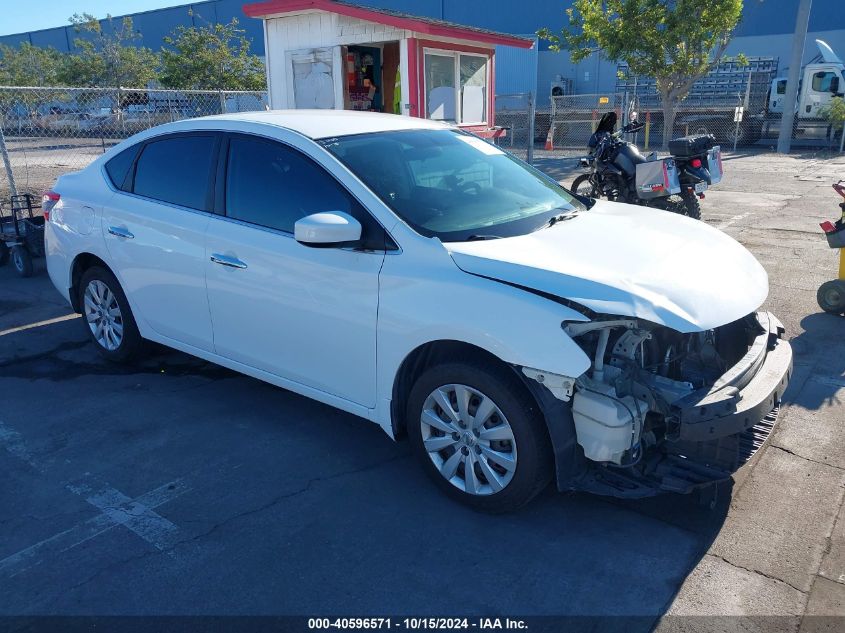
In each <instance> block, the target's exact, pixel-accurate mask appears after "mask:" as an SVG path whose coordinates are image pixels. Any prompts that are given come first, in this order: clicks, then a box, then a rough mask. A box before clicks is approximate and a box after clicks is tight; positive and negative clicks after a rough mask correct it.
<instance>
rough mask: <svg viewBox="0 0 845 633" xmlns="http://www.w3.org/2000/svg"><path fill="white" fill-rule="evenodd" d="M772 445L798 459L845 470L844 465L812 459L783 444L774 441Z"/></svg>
mask: <svg viewBox="0 0 845 633" xmlns="http://www.w3.org/2000/svg"><path fill="white" fill-rule="evenodd" d="M770 445H771V447H772V448H776V449H778V450H779V451H783V452H784V453H786V454H788V455H793V456H795V457H797V458H798V459H803V460H804V461H807V462H810V463H812V464H818V465H819V466H827V467H829V468H835V469H836V470H843V471H845V468H843V467H842V466H837V465H836V464H828V463H827V462H820V461H819V460H817V459H812V458H811V457H806V456H804V455H801V454H800V453H796V452H795V451H793V450H790V449H788V448H785V447H783V446H780V445H778V444H775V443H774V442H771V443H770Z"/></svg>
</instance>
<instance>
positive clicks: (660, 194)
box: [635, 158, 681, 200]
mask: <svg viewBox="0 0 845 633" xmlns="http://www.w3.org/2000/svg"><path fill="white" fill-rule="evenodd" d="M635 182H636V186H637V196H639V197H640V199H642V200H650V199H651V198H665V197H666V196H671V195H673V194H676V193H680V192H681V182H680V180H679V179H678V168H677V166H676V165H675V159H674V158H659V159H657V160H650V161H648V162H645V163H639V164H638V165H637V175H636V181H635Z"/></svg>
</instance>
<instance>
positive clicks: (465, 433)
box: [406, 361, 553, 512]
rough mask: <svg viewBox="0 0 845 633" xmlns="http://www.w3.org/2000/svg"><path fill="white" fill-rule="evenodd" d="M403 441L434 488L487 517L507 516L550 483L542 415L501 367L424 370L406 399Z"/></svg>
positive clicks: (477, 365)
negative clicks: (405, 437)
mask: <svg viewBox="0 0 845 633" xmlns="http://www.w3.org/2000/svg"><path fill="white" fill-rule="evenodd" d="M406 415H407V424H408V435H409V437H410V440H411V443H412V445H413V449H414V452H415V453H416V455H417V457H418V459H419V460H420V461H421V462H422V464H423V468H425V470H426V471H427V472H428V474H429V476H431V477H432V478H433V479H434V481H435V482H436V483H437V485H438V486H439V487H440V488H441V489H442V490H444V491H445V492H446V493H447V494H448V495H450V496H451V497H453V498H454V499H457V500H458V501H461V502H462V503H464V504H466V505H468V506H470V507H472V508H475V509H477V510H483V511H486V512H509V511H512V510H516V509H517V508H519V507H521V506H523V505H525V504H526V503H528V502H529V501H530V500H531V499H533V498H534V497H535V496H536V495H537V494H538V493H539V492H540V491H541V490H543V488H545V486H546V485H548V483H549V481H550V480H551V475H552V462H553V459H552V449H551V444H550V441H549V436H548V431H547V429H546V427H545V422H544V420H543V416H542V413H541V412H540V410H539V408H538V407H537V404H536V402H534V399H533V398H532V397H531V395H530V394H529V393H528V392H527V391H526V389H525V388H524V386H523V385H522V384H521V383H520V382H519V381H518V380H517V379H516V377H515V376H513V375H511V373H510V372H509V370H508V369H507V368H497V367H491V366H490V365H489V364H487V363H479V362H472V361H469V362H448V363H445V364H441V365H436V366H434V367H431V368H429V369H428V370H426V371H425V372H424V373H423V374H422V375H421V376H420V377H419V378H418V379H417V381H416V383H415V384H414V386H413V388H412V389H411V393H410V395H409V398H408V408H407V414H406Z"/></svg>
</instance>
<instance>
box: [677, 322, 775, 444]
mask: <svg viewBox="0 0 845 633" xmlns="http://www.w3.org/2000/svg"><path fill="white" fill-rule="evenodd" d="M757 319H758V321H759V322H760V325H761V326H762V328H763V332H762V333H761V334H760V335H759V336H758V337H757V338H756V340H755V341H754V343H753V344H752V346H751V348H750V349H749V350H748V353H746V355H745V356H744V357H743V358H742V359H741V360H740V361H739V362H738V363H737V364H736V365H734V366H733V367H731V368H730V369H729V370H728V371H727V372H726V373H725V374H724V375H723V376H722V377H721V378H719V380H718V381H717V382H716V384H715V385H714V386H713V387H710V388H704V389H700V390H698V391H695V392H693V393H691V394H690V395H688V396H686V397H685V398H682V399H681V400H679V401H676V402H675V403H673V405H672V421H671V422H672V423H673V424H674V426H675V429H674V430H675V433H674V434H673V435H674V439H676V440H679V441H683V442H706V441H708V440H714V439H719V438H722V437H726V436H729V435H735V434H737V433H742V432H743V431H745V430H747V429H750V428H751V427H753V426H755V425H756V424H757V423H758V422H760V421H761V420H763V419H764V418H765V417H766V416H767V415H769V413H770V412H771V411H772V410H774V409H776V408H777V407H778V405H779V404H780V399H781V397H782V396H783V392H784V391H785V390H786V387H787V385H788V384H789V379H790V378H791V376H792V348H791V347H790V345H789V343H788V342H787V341H784V340H782V339H781V336H782V335H783V326H782V325H781V323H780V321H778V320H777V319H776V318H775V317H774V315H772V314H771V313H769V312H759V313H758V314H757Z"/></svg>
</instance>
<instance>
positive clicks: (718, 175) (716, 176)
mask: <svg viewBox="0 0 845 633" xmlns="http://www.w3.org/2000/svg"><path fill="white" fill-rule="evenodd" d="M707 167H708V169H709V170H710V184H711V185H716V184H718V183H720V182H722V148H721V147H719V146H718V145H716V146H714V147H713V148H711V149H710V151H708V152H707Z"/></svg>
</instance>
